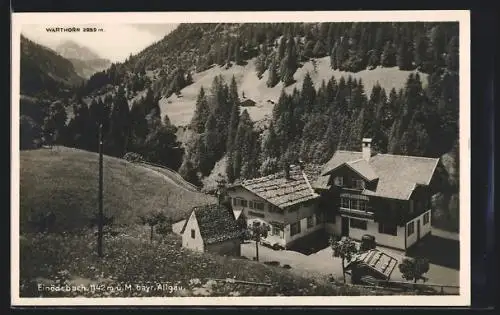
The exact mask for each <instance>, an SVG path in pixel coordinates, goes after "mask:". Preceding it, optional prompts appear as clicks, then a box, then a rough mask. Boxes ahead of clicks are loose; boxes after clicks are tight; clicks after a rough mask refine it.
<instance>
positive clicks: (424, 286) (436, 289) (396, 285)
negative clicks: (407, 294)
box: [359, 278, 460, 295]
mask: <svg viewBox="0 0 500 315" xmlns="http://www.w3.org/2000/svg"><path fill="white" fill-rule="evenodd" d="M368 281H369V282H370V283H373V285H359V286H364V287H372V288H384V289H390V290H395V291H398V290H399V291H409V290H411V291H414V290H418V291H423V292H431V291H432V292H433V293H435V294H436V293H437V294H443V295H458V294H460V287H459V286H456V285H448V284H437V283H427V282H424V283H413V282H405V281H391V280H378V279H373V278H372V279H369V280H368ZM368 281H366V280H365V282H368Z"/></svg>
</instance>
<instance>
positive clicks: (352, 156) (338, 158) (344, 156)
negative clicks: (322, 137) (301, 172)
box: [321, 150, 363, 175]
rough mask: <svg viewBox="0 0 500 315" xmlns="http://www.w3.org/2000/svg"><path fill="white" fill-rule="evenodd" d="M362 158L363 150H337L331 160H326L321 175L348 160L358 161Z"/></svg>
mask: <svg viewBox="0 0 500 315" xmlns="http://www.w3.org/2000/svg"><path fill="white" fill-rule="evenodd" d="M362 158H363V153H361V152H355V151H342V150H337V151H336V152H335V154H334V155H333V157H332V158H331V159H330V161H328V162H326V164H325V166H324V167H323V170H322V171H321V175H327V174H326V173H328V172H330V171H331V170H333V169H336V168H337V167H339V166H340V165H342V164H344V163H346V162H350V161H356V160H360V159H362Z"/></svg>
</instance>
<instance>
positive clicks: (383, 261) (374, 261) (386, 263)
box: [346, 249, 398, 280]
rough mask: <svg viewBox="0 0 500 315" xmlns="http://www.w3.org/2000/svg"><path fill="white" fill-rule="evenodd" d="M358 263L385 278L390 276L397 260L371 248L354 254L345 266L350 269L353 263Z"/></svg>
mask: <svg viewBox="0 0 500 315" xmlns="http://www.w3.org/2000/svg"><path fill="white" fill-rule="evenodd" d="M360 264H362V265H364V266H366V267H368V268H370V269H372V270H373V271H375V272H376V273H378V274H379V275H380V276H381V278H384V279H385V280H387V279H389V278H390V277H391V274H392V272H393V270H394V268H395V267H396V265H397V264H398V260H397V259H396V258H394V257H392V256H390V255H388V254H386V253H384V252H382V251H380V250H377V249H371V250H368V251H366V252H363V253H360V254H358V255H356V256H354V257H353V259H352V260H351V261H350V262H349V263H348V264H347V266H346V268H347V269H351V268H352V267H354V266H355V265H358V266H359V265H360Z"/></svg>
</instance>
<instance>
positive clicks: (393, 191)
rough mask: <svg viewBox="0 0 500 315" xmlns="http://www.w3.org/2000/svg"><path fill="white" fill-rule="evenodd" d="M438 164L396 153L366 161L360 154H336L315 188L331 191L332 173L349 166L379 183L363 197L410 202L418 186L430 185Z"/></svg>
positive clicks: (431, 160)
mask: <svg viewBox="0 0 500 315" xmlns="http://www.w3.org/2000/svg"><path fill="white" fill-rule="evenodd" d="M438 162H439V159H437V158H427V157H418V156H406V155H393V154H376V155H374V156H372V157H370V159H369V160H368V161H366V160H363V159H362V153H361V152H353V151H337V152H336V153H335V154H334V155H333V157H332V158H331V159H330V161H328V162H327V163H326V165H325V167H324V168H323V170H322V172H321V174H322V175H321V176H320V177H319V178H318V179H317V180H316V181H315V182H314V183H313V187H314V188H316V189H328V188H330V186H329V185H330V173H331V172H333V171H334V170H335V169H337V168H339V167H341V166H343V165H347V166H348V167H350V168H351V169H353V170H354V171H356V172H357V173H358V174H360V175H361V176H363V177H365V178H366V179H367V180H368V181H372V180H375V179H377V180H378V182H377V185H376V189H375V190H367V189H365V190H364V191H363V194H365V195H370V196H378V197H385V198H393V199H401V200H407V199H409V198H410V196H411V193H412V192H413V190H414V189H415V187H416V186H417V185H429V184H430V181H431V179H432V176H433V174H434V171H435V169H436V166H437V164H438Z"/></svg>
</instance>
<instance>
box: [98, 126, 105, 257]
mask: <svg viewBox="0 0 500 315" xmlns="http://www.w3.org/2000/svg"><path fill="white" fill-rule="evenodd" d="M102 162H103V161H102V124H100V125H99V214H98V216H99V217H98V218H97V227H98V231H97V255H98V256H99V257H102V256H103V255H102V234H103V221H104V218H103V216H104V213H103V207H102V199H103V194H102V190H103V175H102V171H103V167H102V164H103V163H102Z"/></svg>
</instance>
